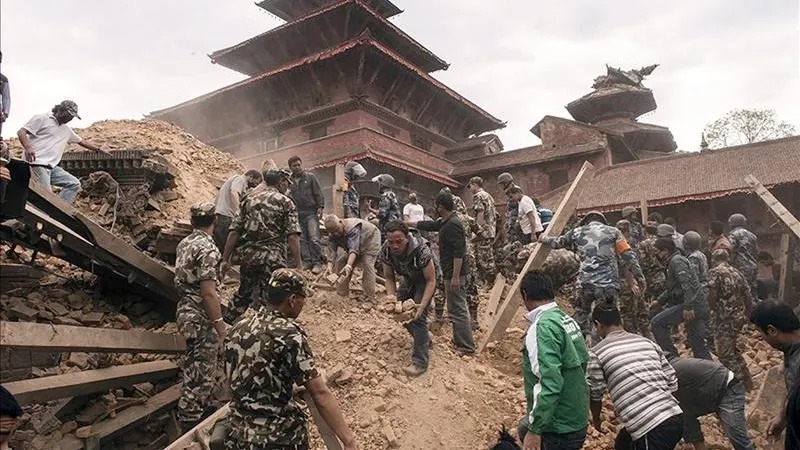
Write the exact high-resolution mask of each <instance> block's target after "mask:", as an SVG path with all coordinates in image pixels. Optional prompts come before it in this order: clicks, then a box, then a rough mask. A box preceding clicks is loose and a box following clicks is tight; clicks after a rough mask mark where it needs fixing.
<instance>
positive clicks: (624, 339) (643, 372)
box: [586, 330, 681, 440]
mask: <svg viewBox="0 0 800 450" xmlns="http://www.w3.org/2000/svg"><path fill="white" fill-rule="evenodd" d="M586 377H587V380H588V382H589V391H590V393H591V399H592V401H601V400H602V399H603V394H604V393H605V392H606V390H608V392H609V394H611V401H612V403H613V404H614V409H615V410H616V413H617V417H618V418H619V419H620V421H621V422H622V423H623V424H624V425H625V428H626V429H627V430H628V432H629V433H630V434H631V437H632V438H633V439H634V440H638V439H641V438H642V437H644V435H646V434H647V433H648V432H650V431H651V430H652V429H653V428H655V427H657V426H658V425H660V424H661V423H662V422H664V421H665V420H667V419H669V418H670V417H673V416H676V415H678V414H681V408H680V406H679V405H678V401H677V400H676V399H675V398H674V397H673V396H672V393H673V392H675V391H677V390H678V377H677V376H676V375H675V370H674V369H673V368H672V366H671V365H670V364H669V362H667V359H666V358H664V354H663V353H661V348H659V347H658V345H656V344H654V343H653V342H651V341H649V340H647V339H645V338H643V337H641V336H639V335H636V334H631V333H628V332H626V331H624V330H620V331H614V332H611V333H609V334H608V336H606V338H605V339H603V340H602V341H601V342H600V343H599V344H597V345H595V346H594V347H593V348H592V350H591V352H589V367H588V369H587V374H586Z"/></svg>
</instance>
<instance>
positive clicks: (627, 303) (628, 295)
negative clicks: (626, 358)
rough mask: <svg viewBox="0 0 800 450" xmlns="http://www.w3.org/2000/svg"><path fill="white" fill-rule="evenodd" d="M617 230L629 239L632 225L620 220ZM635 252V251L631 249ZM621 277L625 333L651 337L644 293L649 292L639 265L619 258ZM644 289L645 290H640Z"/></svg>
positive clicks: (621, 310) (621, 302)
mask: <svg viewBox="0 0 800 450" xmlns="http://www.w3.org/2000/svg"><path fill="white" fill-rule="evenodd" d="M616 228H617V229H618V230H619V231H620V232H621V233H622V235H623V236H624V237H625V239H628V237H629V235H630V230H631V223H630V222H629V221H627V220H624V219H623V220H620V221H618V222H617V224H616ZM631 250H633V249H631ZM617 263H618V265H619V271H620V275H621V276H622V278H623V279H624V281H625V282H624V283H620V290H619V313H620V316H622V325H623V326H624V327H625V331H627V332H629V333H635V334H638V335H640V336H644V337H648V336H650V316H649V308H648V307H647V306H646V305H645V302H644V291H646V290H647V287H646V286H647V283H646V282H645V278H644V274H643V273H642V269H641V267H640V265H639V264H631V263H630V262H629V261H626V260H623V259H622V258H620V257H619V255H618V256H617ZM640 287H641V288H644V289H640Z"/></svg>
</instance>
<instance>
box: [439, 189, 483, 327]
mask: <svg viewBox="0 0 800 450" xmlns="http://www.w3.org/2000/svg"><path fill="white" fill-rule="evenodd" d="M459 200H460V199H459ZM461 205H462V206H463V205H464V202H463V201H462V202H461ZM457 214H458V218H459V219H461V223H462V224H464V236H465V237H466V240H467V242H466V249H467V260H466V261H465V264H467V265H468V266H467V268H468V269H469V270H468V271H467V275H466V277H464V292H465V293H466V294H467V306H468V308H469V314H470V317H471V318H472V329H473V330H474V329H477V327H478V304H479V301H480V297H479V296H478V285H477V282H478V268H477V266H476V265H475V264H476V261H477V258H476V257H475V245H474V244H473V243H472V236H473V235H474V234H475V233H477V231H478V224H477V223H475V219H473V218H472V217H470V216H469V215H468V214H467V212H466V207H464V209H463V212H461V211H458V213H457ZM443 300H444V299H443ZM436 306H437V311H438V306H439V303H437V304H436ZM442 307H444V302H442ZM437 317H438V312H437Z"/></svg>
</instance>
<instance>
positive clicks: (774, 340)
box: [750, 300, 800, 449]
mask: <svg viewBox="0 0 800 450" xmlns="http://www.w3.org/2000/svg"><path fill="white" fill-rule="evenodd" d="M750 321H751V322H752V323H753V324H754V325H755V326H756V327H757V328H758V331H759V332H760V333H761V337H762V338H763V339H764V340H765V341H767V344H769V345H771V346H772V348H774V349H776V350H780V351H782V352H783V374H784V377H785V380H786V407H785V409H784V411H786V412H785V413H784V414H780V415H779V416H778V417H776V418H775V419H773V420H772V422H771V423H770V424H769V429H768V431H767V432H768V434H769V435H770V436H773V437H778V436H780V434H781V432H782V431H783V430H784V428H786V426H787V424H788V426H789V428H788V430H787V431H786V448H787V449H790V448H792V449H797V448H800V421H798V420H797V417H798V416H800V411H798V410H797V408H798V403H800V400H798V399H797V395H798V394H797V392H798V389H800V319H798V317H797V315H796V314H795V313H794V311H792V308H791V307H790V306H789V305H787V304H786V303H782V302H778V301H775V300H766V301H763V302H761V303H759V304H758V305H756V306H755V308H753V314H751V315H750ZM792 395H794V397H792ZM790 415H791V416H792V417H793V418H794V419H795V420H789V416H790Z"/></svg>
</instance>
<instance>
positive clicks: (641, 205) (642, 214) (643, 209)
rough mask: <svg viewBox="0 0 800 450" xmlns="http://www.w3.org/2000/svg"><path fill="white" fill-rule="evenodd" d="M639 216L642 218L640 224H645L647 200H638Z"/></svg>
mask: <svg viewBox="0 0 800 450" xmlns="http://www.w3.org/2000/svg"><path fill="white" fill-rule="evenodd" d="M639 210H640V211H639V212H640V214H639V216H640V219H642V225H645V224H647V216H648V215H649V214H648V212H647V200H642V201H641V202H639Z"/></svg>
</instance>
